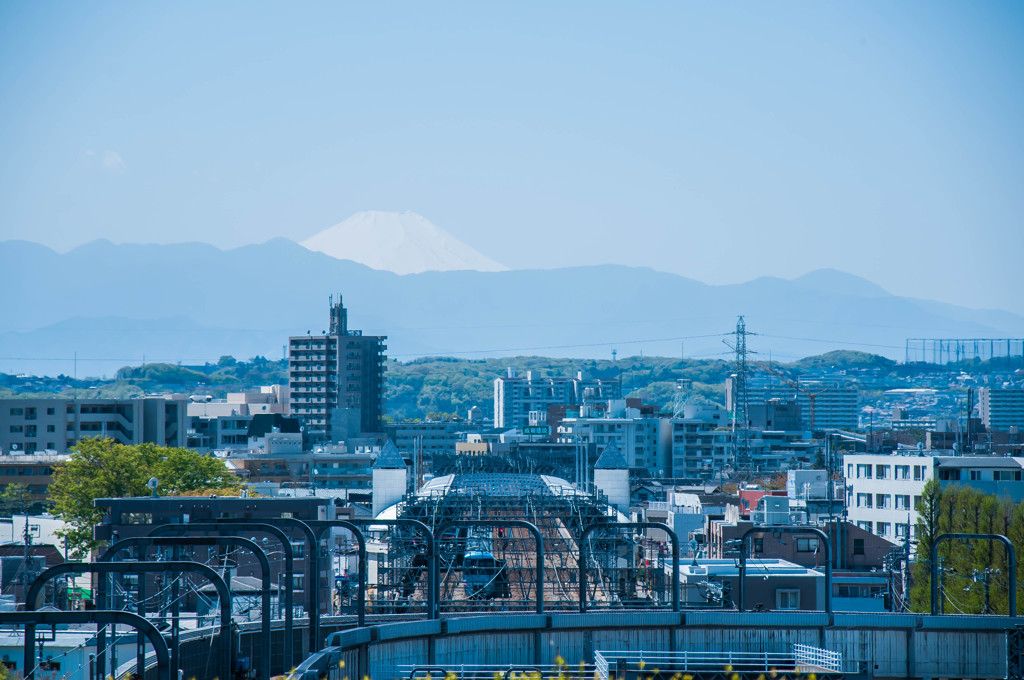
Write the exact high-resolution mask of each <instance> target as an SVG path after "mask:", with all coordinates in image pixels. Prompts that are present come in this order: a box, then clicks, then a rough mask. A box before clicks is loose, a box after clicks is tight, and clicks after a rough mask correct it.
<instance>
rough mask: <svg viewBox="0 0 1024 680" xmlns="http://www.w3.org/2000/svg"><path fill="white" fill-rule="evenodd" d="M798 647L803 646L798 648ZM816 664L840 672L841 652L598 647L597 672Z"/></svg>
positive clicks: (767, 669) (779, 668)
mask: <svg viewBox="0 0 1024 680" xmlns="http://www.w3.org/2000/svg"><path fill="white" fill-rule="evenodd" d="M797 648H800V649H799V651H798V649H797ZM808 667H813V670H815V671H817V672H819V673H821V672H825V673H841V672H842V654H840V653H839V652H832V651H829V650H827V649H819V648H817V647H811V646H809V645H793V651H792V652H740V651H731V650H729V651H715V650H710V651H690V650H685V651H680V652H644V651H635V650H598V651H595V652H594V672H595V673H594V674H595V676H596V677H598V678H600V680H609V678H611V677H612V676H615V677H619V678H623V677H626V676H632V675H633V674H636V673H640V672H644V673H654V672H655V671H657V672H659V673H660V674H661V675H662V676H664V677H668V676H669V675H671V674H674V673H699V672H713V673H724V674H728V673H733V672H736V673H751V672H753V673H762V672H763V673H771V672H780V673H782V672H795V671H801V670H805V669H808Z"/></svg>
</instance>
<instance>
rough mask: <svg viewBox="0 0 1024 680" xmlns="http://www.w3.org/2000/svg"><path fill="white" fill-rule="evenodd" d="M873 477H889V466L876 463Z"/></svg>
mask: <svg viewBox="0 0 1024 680" xmlns="http://www.w3.org/2000/svg"><path fill="white" fill-rule="evenodd" d="M875 477H876V478H878V479H889V466H888V465H876V466H875Z"/></svg>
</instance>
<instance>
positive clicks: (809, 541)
mask: <svg viewBox="0 0 1024 680" xmlns="http://www.w3.org/2000/svg"><path fill="white" fill-rule="evenodd" d="M818 547H819V544H818V539H817V538H798V539H796V551H797V552H809V553H817V552H818Z"/></svg>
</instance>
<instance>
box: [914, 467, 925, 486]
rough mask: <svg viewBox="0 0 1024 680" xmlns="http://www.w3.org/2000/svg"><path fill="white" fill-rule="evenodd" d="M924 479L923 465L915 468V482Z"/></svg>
mask: <svg viewBox="0 0 1024 680" xmlns="http://www.w3.org/2000/svg"><path fill="white" fill-rule="evenodd" d="M923 479H924V466H923V465H915V466H914V481H915V482H920V481H922V480H923Z"/></svg>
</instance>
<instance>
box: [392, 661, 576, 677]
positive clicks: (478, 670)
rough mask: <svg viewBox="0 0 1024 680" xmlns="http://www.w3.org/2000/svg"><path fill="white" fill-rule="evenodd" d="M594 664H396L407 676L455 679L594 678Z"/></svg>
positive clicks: (403, 675)
mask: <svg viewBox="0 0 1024 680" xmlns="http://www.w3.org/2000/svg"><path fill="white" fill-rule="evenodd" d="M594 670H595V666H594V665H592V664H580V665H576V666H567V665H565V664H529V665H519V664H443V665H437V666H415V665H412V664H399V666H398V671H399V672H400V673H401V676H402V677H403V678H405V679H406V680H417V679H419V680H428V678H429V679H430V680H445V678H447V677H449V676H450V674H454V675H455V676H456V677H457V678H458V680H495V678H498V677H500V678H502V679H503V680H522V679H524V678H533V679H536V678H552V677H562V678H565V679H566V680H568V679H569V678H570V677H581V678H586V680H590V678H593V674H594Z"/></svg>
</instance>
